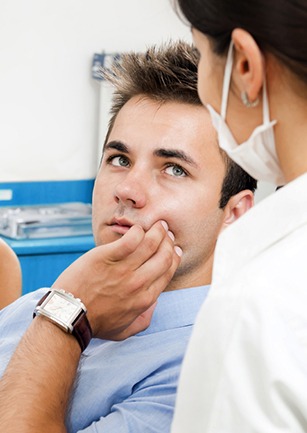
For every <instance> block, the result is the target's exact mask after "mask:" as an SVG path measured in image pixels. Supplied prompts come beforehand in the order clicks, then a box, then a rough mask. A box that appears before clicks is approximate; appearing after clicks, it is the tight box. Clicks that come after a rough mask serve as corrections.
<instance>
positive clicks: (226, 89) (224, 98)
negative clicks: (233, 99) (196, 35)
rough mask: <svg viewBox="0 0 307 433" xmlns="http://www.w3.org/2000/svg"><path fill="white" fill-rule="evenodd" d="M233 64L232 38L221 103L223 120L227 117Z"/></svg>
mask: <svg viewBox="0 0 307 433" xmlns="http://www.w3.org/2000/svg"><path fill="white" fill-rule="evenodd" d="M232 66H233V41H232V40H231V41H230V45H229V48H228V54H227V60H226V65H225V72H224V82H223V92H222V104H221V116H222V119H223V120H225V119H226V108H227V102H228V94H229V87H230V78H231V73H232Z"/></svg>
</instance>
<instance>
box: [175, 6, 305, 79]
mask: <svg viewBox="0 0 307 433" xmlns="http://www.w3.org/2000/svg"><path fill="white" fill-rule="evenodd" d="M175 3H176V4H177V5H178V6H179V9H180V10H181V12H182V13H183V15H184V16H185V18H186V19H187V20H188V21H189V23H190V24H191V25H192V26H193V27H195V28H196V29H197V30H199V31H200V32H202V33H204V34H205V35H207V36H209V37H210V39H211V41H212V47H213V50H214V51H215V52H216V53H217V54H224V53H225V52H226V51H227V49H228V46H229V42H230V37H231V33H232V30H233V29H235V28H242V29H244V30H246V31H248V32H249V33H250V34H251V35H252V36H253V37H254V39H255V40H256V42H257V43H258V45H259V47H260V48H261V49H262V50H263V52H270V53H272V54H273V55H274V56H276V57H277V58H278V59H279V60H280V61H281V62H282V64H283V65H285V66H286V67H287V68H288V69H289V70H290V71H292V72H293V73H294V74H295V75H297V76H298V77H299V78H300V79H301V80H302V81H303V82H305V83H306V84H307V43H306V41H307V1H306V0H269V1H268V0H175Z"/></svg>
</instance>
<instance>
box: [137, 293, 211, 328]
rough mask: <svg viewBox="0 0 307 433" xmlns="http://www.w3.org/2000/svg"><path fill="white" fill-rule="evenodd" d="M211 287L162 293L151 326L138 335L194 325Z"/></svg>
mask: <svg viewBox="0 0 307 433" xmlns="http://www.w3.org/2000/svg"><path fill="white" fill-rule="evenodd" d="M209 288H210V286H199V287H192V288H189V289H180V290H173V291H171V292H163V293H161V295H160V296H159V299H158V303H157V306H156V308H155V311H154V313H153V316H152V320H151V323H150V326H149V327H148V328H147V329H146V330H145V331H142V332H140V333H139V334H137V335H140V336H141V335H146V334H153V333H155V332H161V331H165V330H169V329H173V328H179V327H183V326H188V325H193V324H194V321H195V318H196V315H197V313H198V311H199V309H200V307H201V305H202V303H203V301H204V299H205V297H206V296H207V294H208V291H209Z"/></svg>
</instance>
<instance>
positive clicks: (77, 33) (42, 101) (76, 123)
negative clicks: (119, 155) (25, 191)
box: [0, 0, 191, 182]
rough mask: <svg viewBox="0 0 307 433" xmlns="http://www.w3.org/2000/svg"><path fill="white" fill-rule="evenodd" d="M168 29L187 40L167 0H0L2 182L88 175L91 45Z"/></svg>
mask: <svg viewBox="0 0 307 433" xmlns="http://www.w3.org/2000/svg"><path fill="white" fill-rule="evenodd" d="M171 37H173V38H177V37H182V38H184V39H186V40H191V36H190V31H189V29H188V27H186V26H185V25H184V24H183V23H182V22H180V20H179V19H178V18H177V16H176V15H175V14H174V12H173V10H172V8H171V5H170V1H169V0H52V1H51V0H27V1H24V0H1V2H0V53H1V56H0V119H1V121H0V124H1V127H0V149H1V157H0V182H14V181H23V180H27V181H31V180H65V179H84V178H91V177H94V176H95V174H96V167H97V153H98V152H97V149H98V123H99V122H98V121H99V114H98V104H99V83H98V82H96V81H94V80H93V79H92V78H91V63H92V58H93V54H94V52H99V53H100V52H102V51H106V52H113V51H116V52H121V51H128V50H131V49H133V50H144V49H145V48H146V46H148V45H150V44H152V43H156V42H160V41H163V40H168V39H169V38H171Z"/></svg>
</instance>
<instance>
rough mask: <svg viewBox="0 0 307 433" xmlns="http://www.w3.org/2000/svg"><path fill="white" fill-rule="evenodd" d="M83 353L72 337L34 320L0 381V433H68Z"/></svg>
mask: <svg viewBox="0 0 307 433" xmlns="http://www.w3.org/2000/svg"><path fill="white" fill-rule="evenodd" d="M80 354H81V351H80V347H79V344H78V342H77V340H76V339H75V338H74V337H73V336H71V335H69V334H66V333H65V332H63V331H62V330H61V329H59V328H58V327H57V326H55V325H54V324H52V323H50V322H48V321H47V320H46V319H45V318H41V317H37V318H35V319H34V320H33V323H32V324H31V326H30V327H29V329H28V330H27V332H26V333H25V335H24V337H23V339H22V341H21V343H20V344H19V346H18V348H17V350H16V352H15V354H14V356H13V358H12V360H11V362H10V364H9V367H8V368H7V370H6V372H5V374H4V376H3V378H2V379H1V381H0V431H1V432H2V431H3V432H6V433H11V432H14V433H15V432H16V431H22V433H28V432H31V433H36V432H37V433H38V432H39V433H41V432H44V433H49V432H50V433H51V432H52V433H65V432H66V428H65V414H66V409H67V404H68V401H69V397H70V392H71V388H72V385H73V382H74V379H75V377H76V370H77V368H78V363H79V360H80ZM55 360H56V362H55Z"/></svg>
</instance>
